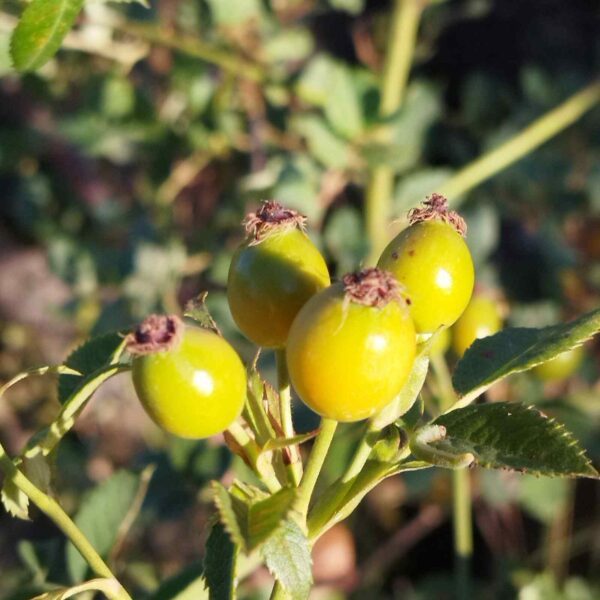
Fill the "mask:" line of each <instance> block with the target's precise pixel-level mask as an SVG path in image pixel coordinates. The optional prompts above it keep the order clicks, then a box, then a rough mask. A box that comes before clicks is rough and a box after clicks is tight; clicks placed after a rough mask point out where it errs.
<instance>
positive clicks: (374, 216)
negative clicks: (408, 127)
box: [365, 0, 424, 264]
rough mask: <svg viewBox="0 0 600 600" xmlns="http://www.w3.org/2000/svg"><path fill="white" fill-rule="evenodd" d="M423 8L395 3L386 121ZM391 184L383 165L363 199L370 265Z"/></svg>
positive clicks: (397, 102)
mask: <svg viewBox="0 0 600 600" xmlns="http://www.w3.org/2000/svg"><path fill="white" fill-rule="evenodd" d="M423 5H424V2H423V0H395V4H394V10H393V13H392V22H391V24H390V33H389V38H388V40H389V41H388V49H387V53H386V58H385V65H384V69H383V78H382V82H381V104H380V106H379V114H380V116H381V117H388V116H389V115H391V114H393V113H394V112H396V111H397V110H398V109H399V108H400V106H401V105H402V100H403V98H404V92H405V91H406V84H407V81H408V74H409V72H410V67H411V64H412V60H413V54H414V49H415V43H416V40H417V30H418V27H419V19H420V16H421V12H422V10H423ZM393 184H394V170H393V169H392V168H390V167H388V166H385V165H382V166H379V167H376V168H375V169H374V170H373V172H372V173H371V175H370V178H369V184H368V187H367V191H366V198H365V220H366V227H367V236H368V239H369V243H370V245H371V253H370V257H369V261H368V262H369V264H374V263H375V262H377V258H378V257H379V254H380V253H381V250H382V249H383V248H384V246H385V244H386V241H387V225H388V221H389V219H390V215H391V197H392V188H393Z"/></svg>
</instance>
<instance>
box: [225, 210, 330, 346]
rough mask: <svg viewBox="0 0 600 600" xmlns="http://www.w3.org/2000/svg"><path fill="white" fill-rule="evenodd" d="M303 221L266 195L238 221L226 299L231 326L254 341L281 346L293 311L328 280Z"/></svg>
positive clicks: (319, 256)
mask: <svg viewBox="0 0 600 600" xmlns="http://www.w3.org/2000/svg"><path fill="white" fill-rule="evenodd" d="M305 222H306V218H305V217H304V216H302V215H300V214H299V213H298V212H296V211H294V210H291V209H288V208H285V207H283V206H282V205H281V204H279V203H278V202H275V201H272V200H269V201H266V202H263V204H262V205H261V206H260V208H259V209H258V210H257V211H256V212H255V213H250V214H249V215H248V216H247V217H246V219H245V221H244V226H245V228H246V232H247V237H246V239H245V241H244V242H243V243H242V244H241V245H240V246H239V247H238V249H237V250H236V252H235V253H234V255H233V258H232V260H231V264H230V267H229V275H228V282H227V299H228V302H229V308H230V309H231V314H232V316H233V319H234V321H235V322H236V324H237V326H238V327H239V328H240V330H241V332H242V333H243V334H244V335H245V336H246V337H247V338H248V339H249V340H250V341H252V342H254V343H255V344H256V345H258V346H262V347H264V348H282V347H283V346H285V344H286V341H287V337H288V333H289V329H290V327H291V324H292V321H293V320H294V318H295V316H296V314H297V313H298V311H299V310H300V309H301V308H302V306H303V305H304V304H305V303H306V301H307V300H308V299H309V298H310V297H312V296H313V295H314V294H316V293H317V292H318V291H319V290H321V289H323V288H325V287H327V286H328V285H329V283H330V279H329V271H328V269H327V264H326V263H325V260H324V259H323V257H322V255H321V253H320V252H319V250H318V249H317V247H316V246H315V245H314V244H313V242H312V241H311V240H310V238H309V237H308V236H307V235H306V232H305Z"/></svg>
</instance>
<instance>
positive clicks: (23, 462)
mask: <svg viewBox="0 0 600 600" xmlns="http://www.w3.org/2000/svg"><path fill="white" fill-rule="evenodd" d="M15 466H16V467H17V468H20V469H21V470H22V471H23V473H24V475H25V476H26V477H27V478H28V479H29V481H31V483H33V484H34V485H35V486H36V487H37V488H38V489H40V490H41V491H42V492H48V490H49V488H50V465H49V464H48V461H47V459H46V458H45V457H44V456H42V455H37V456H34V457H32V458H28V457H23V458H22V459H19V460H18V461H16V462H15ZM0 499H1V500H2V504H3V505H4V508H6V510H7V511H8V512H9V513H10V514H11V515H12V516H13V517H16V518H17V519H23V520H25V521H27V520H29V498H28V497H27V495H26V494H25V493H24V492H22V491H21V490H20V489H19V488H18V487H17V486H16V485H15V484H14V483H13V481H12V479H9V478H7V479H5V481H4V485H3V487H2V492H1V494H0Z"/></svg>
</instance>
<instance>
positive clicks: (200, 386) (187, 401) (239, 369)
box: [126, 315, 246, 438]
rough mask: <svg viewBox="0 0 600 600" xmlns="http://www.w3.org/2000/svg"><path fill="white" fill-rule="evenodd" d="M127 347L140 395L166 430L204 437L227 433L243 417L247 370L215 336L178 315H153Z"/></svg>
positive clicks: (184, 435) (133, 376)
mask: <svg viewBox="0 0 600 600" xmlns="http://www.w3.org/2000/svg"><path fill="white" fill-rule="evenodd" d="M126 344H127V350H128V352H129V353H130V354H131V355H132V357H133V359H132V378H133V385H134V387H135V391H136V393H137V396H138V398H139V399H140V402H141V403H142V406H143V407H144V409H145V410H146V412H147V413H148V415H149V416H150V418H151V419H152V420H153V421H154V422H155V423H156V424H157V425H158V426H159V427H161V428H162V429H163V430H165V431H167V432H169V433H172V434H174V435H177V436H180V437H184V438H205V437H209V436H211V435H214V434H216V433H220V432H222V431H224V430H225V429H227V428H228V427H229V425H231V424H232V423H233V421H235V420H236V419H237V418H238V417H239V415H240V414H241V412H242V408H243V406H244V400H245V397H246V371H245V369H244V365H243V364H242V361H241V360H240V358H239V357H238V355H237V353H236V352H235V350H234V349H233V348H232V347H231V346H230V345H229V343H228V342H227V341H225V340H224V339H223V338H222V337H221V336H219V335H218V334H216V333H215V332H214V331H211V330H209V329H201V328H199V327H194V326H187V325H186V324H184V323H183V321H182V320H181V319H180V318H179V317H177V316H175V315H151V316H149V317H148V318H147V319H145V320H144V321H143V322H142V323H140V325H139V326H138V327H137V328H136V329H135V331H133V332H132V333H130V334H129V335H128V337H127V340H126Z"/></svg>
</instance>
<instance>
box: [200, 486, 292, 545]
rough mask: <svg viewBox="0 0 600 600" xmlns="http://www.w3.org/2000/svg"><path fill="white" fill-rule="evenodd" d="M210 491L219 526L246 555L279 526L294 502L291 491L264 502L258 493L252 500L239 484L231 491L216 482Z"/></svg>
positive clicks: (276, 494) (278, 494)
mask: <svg viewBox="0 0 600 600" xmlns="http://www.w3.org/2000/svg"><path fill="white" fill-rule="evenodd" d="M212 488H213V491H214V494H215V504H216V506H217V509H218V511H219V515H220V520H221V523H222V524H223V526H224V527H225V529H226V530H227V531H228V532H229V534H230V536H231V540H232V542H233V543H234V544H236V545H237V546H239V547H240V548H241V549H242V550H244V552H246V553H249V552H251V551H252V550H255V549H256V548H258V547H259V546H260V545H261V544H263V543H264V542H265V540H266V539H267V538H269V536H271V535H272V534H273V533H274V532H275V531H276V530H277V529H278V528H279V527H280V526H281V524H282V523H283V521H284V519H285V518H286V516H287V515H288V513H289V512H290V510H291V509H292V505H293V503H294V500H295V498H296V492H295V490H294V489H293V488H283V489H281V490H279V491H278V492H276V493H275V494H273V495H271V496H268V497H266V498H265V497H264V493H263V492H262V491H260V490H257V491H258V492H260V493H259V494H258V495H257V496H254V497H251V494H248V493H247V492H245V491H244V489H243V488H242V487H240V483H239V482H238V484H237V485H234V486H232V489H231V491H227V490H226V489H225V488H224V487H223V486H222V485H221V484H220V483H219V482H216V481H214V482H213V484H212Z"/></svg>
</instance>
